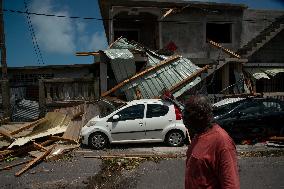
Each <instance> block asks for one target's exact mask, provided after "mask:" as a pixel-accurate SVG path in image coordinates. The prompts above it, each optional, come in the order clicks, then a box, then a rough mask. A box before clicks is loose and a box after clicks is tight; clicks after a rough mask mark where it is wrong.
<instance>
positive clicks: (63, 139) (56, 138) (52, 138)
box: [49, 136, 78, 144]
mask: <svg viewBox="0 0 284 189" xmlns="http://www.w3.org/2000/svg"><path fill="white" fill-rule="evenodd" d="M49 139H50V140H55V141H58V140H60V141H66V142H70V143H71V144H78V143H77V142H76V141H74V140H72V139H68V138H63V137H59V136H50V137H49Z"/></svg>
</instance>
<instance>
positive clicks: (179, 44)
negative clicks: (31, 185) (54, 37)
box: [1, 0, 284, 115]
mask: <svg viewBox="0 0 284 189" xmlns="http://www.w3.org/2000/svg"><path fill="white" fill-rule="evenodd" d="M99 5H100V10H101V15H102V20H103V24H104V28H105V33H106V36H107V40H108V43H109V44H110V45H109V47H108V48H107V49H102V50H101V51H98V52H78V53H77V54H76V55H77V56H93V57H94V62H92V64H86V65H67V66H43V67H24V68H8V77H9V81H3V82H1V83H2V84H1V88H2V91H3V92H2V99H9V98H10V96H11V98H10V100H2V103H1V105H2V110H3V109H4V110H8V112H10V113H11V112H12V111H13V108H10V109H9V103H8V102H11V103H12V104H13V103H14V102H15V101H16V100H17V99H27V100H34V101H37V102H38V103H39V105H35V107H36V108H37V110H38V115H39V114H41V113H40V112H39V110H44V109H45V110H48V109H49V108H51V107H56V106H58V105H59V106H65V104H66V102H69V103H70V102H78V101H81V102H82V101H85V100H87V101H90V100H91V101H93V100H97V99H99V98H101V97H107V96H115V97H118V98H120V99H123V100H127V101H129V100H133V99H139V98H157V97H159V96H160V95H161V94H162V93H163V92H164V91H165V90H169V91H171V92H172V93H173V95H174V96H175V97H177V98H179V100H183V99H184V98H186V96H187V95H192V94H198V93H202V94H207V95H208V96H209V97H210V98H211V99H212V101H217V100H219V99H221V98H222V97H223V96H224V95H228V94H252V93H253V94H255V93H264V95H266V96H276V97H277V98H283V97H282V96H283V93H282V92H284V73H283V72H284V67H283V61H284V57H283V53H282V52H283V48H284V47H283V26H284V23H283V22H284V16H283V15H284V11H274V10H252V9H248V7H247V6H245V5H242V4H226V3H206V2H188V1H184V0H179V1H162V0H161V1H160V0H147V1H138V0H126V1H117V0H110V1H99ZM7 88H10V90H7ZM5 91H6V92H5ZM7 91H8V92H7ZM11 99H12V100H11ZM13 99H14V100H13ZM24 104H25V103H24ZM30 105H31V104H29V103H27V104H26V106H30ZM43 113H44V111H43ZM43 113H42V115H43ZM6 115H7V114H6Z"/></svg>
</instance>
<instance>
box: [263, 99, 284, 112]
mask: <svg viewBox="0 0 284 189" xmlns="http://www.w3.org/2000/svg"><path fill="white" fill-rule="evenodd" d="M262 104H263V112H264V113H270V112H280V111H282V109H281V105H280V104H279V103H277V102H273V101H264V102H262Z"/></svg>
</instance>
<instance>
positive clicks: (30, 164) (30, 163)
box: [15, 145, 55, 177]
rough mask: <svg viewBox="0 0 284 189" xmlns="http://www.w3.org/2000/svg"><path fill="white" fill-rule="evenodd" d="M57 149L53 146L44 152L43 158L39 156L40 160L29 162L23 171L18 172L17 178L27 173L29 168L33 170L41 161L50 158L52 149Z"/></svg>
mask: <svg viewBox="0 0 284 189" xmlns="http://www.w3.org/2000/svg"><path fill="white" fill-rule="evenodd" d="M54 147H55V145H53V146H52V147H51V148H50V149H49V150H47V151H46V152H44V154H42V155H41V156H39V157H38V158H35V159H33V160H32V161H31V162H29V163H28V164H27V165H26V166H25V167H24V168H23V169H21V170H20V171H18V172H17V173H16V174H15V176H17V177H18V176H20V175H21V174H23V173H24V172H25V171H27V170H28V169H29V168H31V167H32V166H33V165H35V164H36V163H38V162H40V161H41V160H43V159H44V158H45V157H46V156H48V155H49V154H50V152H51V151H52V149H53V148H54Z"/></svg>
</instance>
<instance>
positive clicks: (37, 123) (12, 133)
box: [11, 118, 47, 135]
mask: <svg viewBox="0 0 284 189" xmlns="http://www.w3.org/2000/svg"><path fill="white" fill-rule="evenodd" d="M45 122H47V119H45V118H41V119H39V120H36V121H34V122H32V123H30V124H28V125H26V126H24V127H21V128H19V129H18V130H15V131H12V132H11V135H15V134H17V133H19V132H21V131H23V130H26V129H29V128H31V127H34V126H37V125H40V124H43V123H45Z"/></svg>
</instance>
